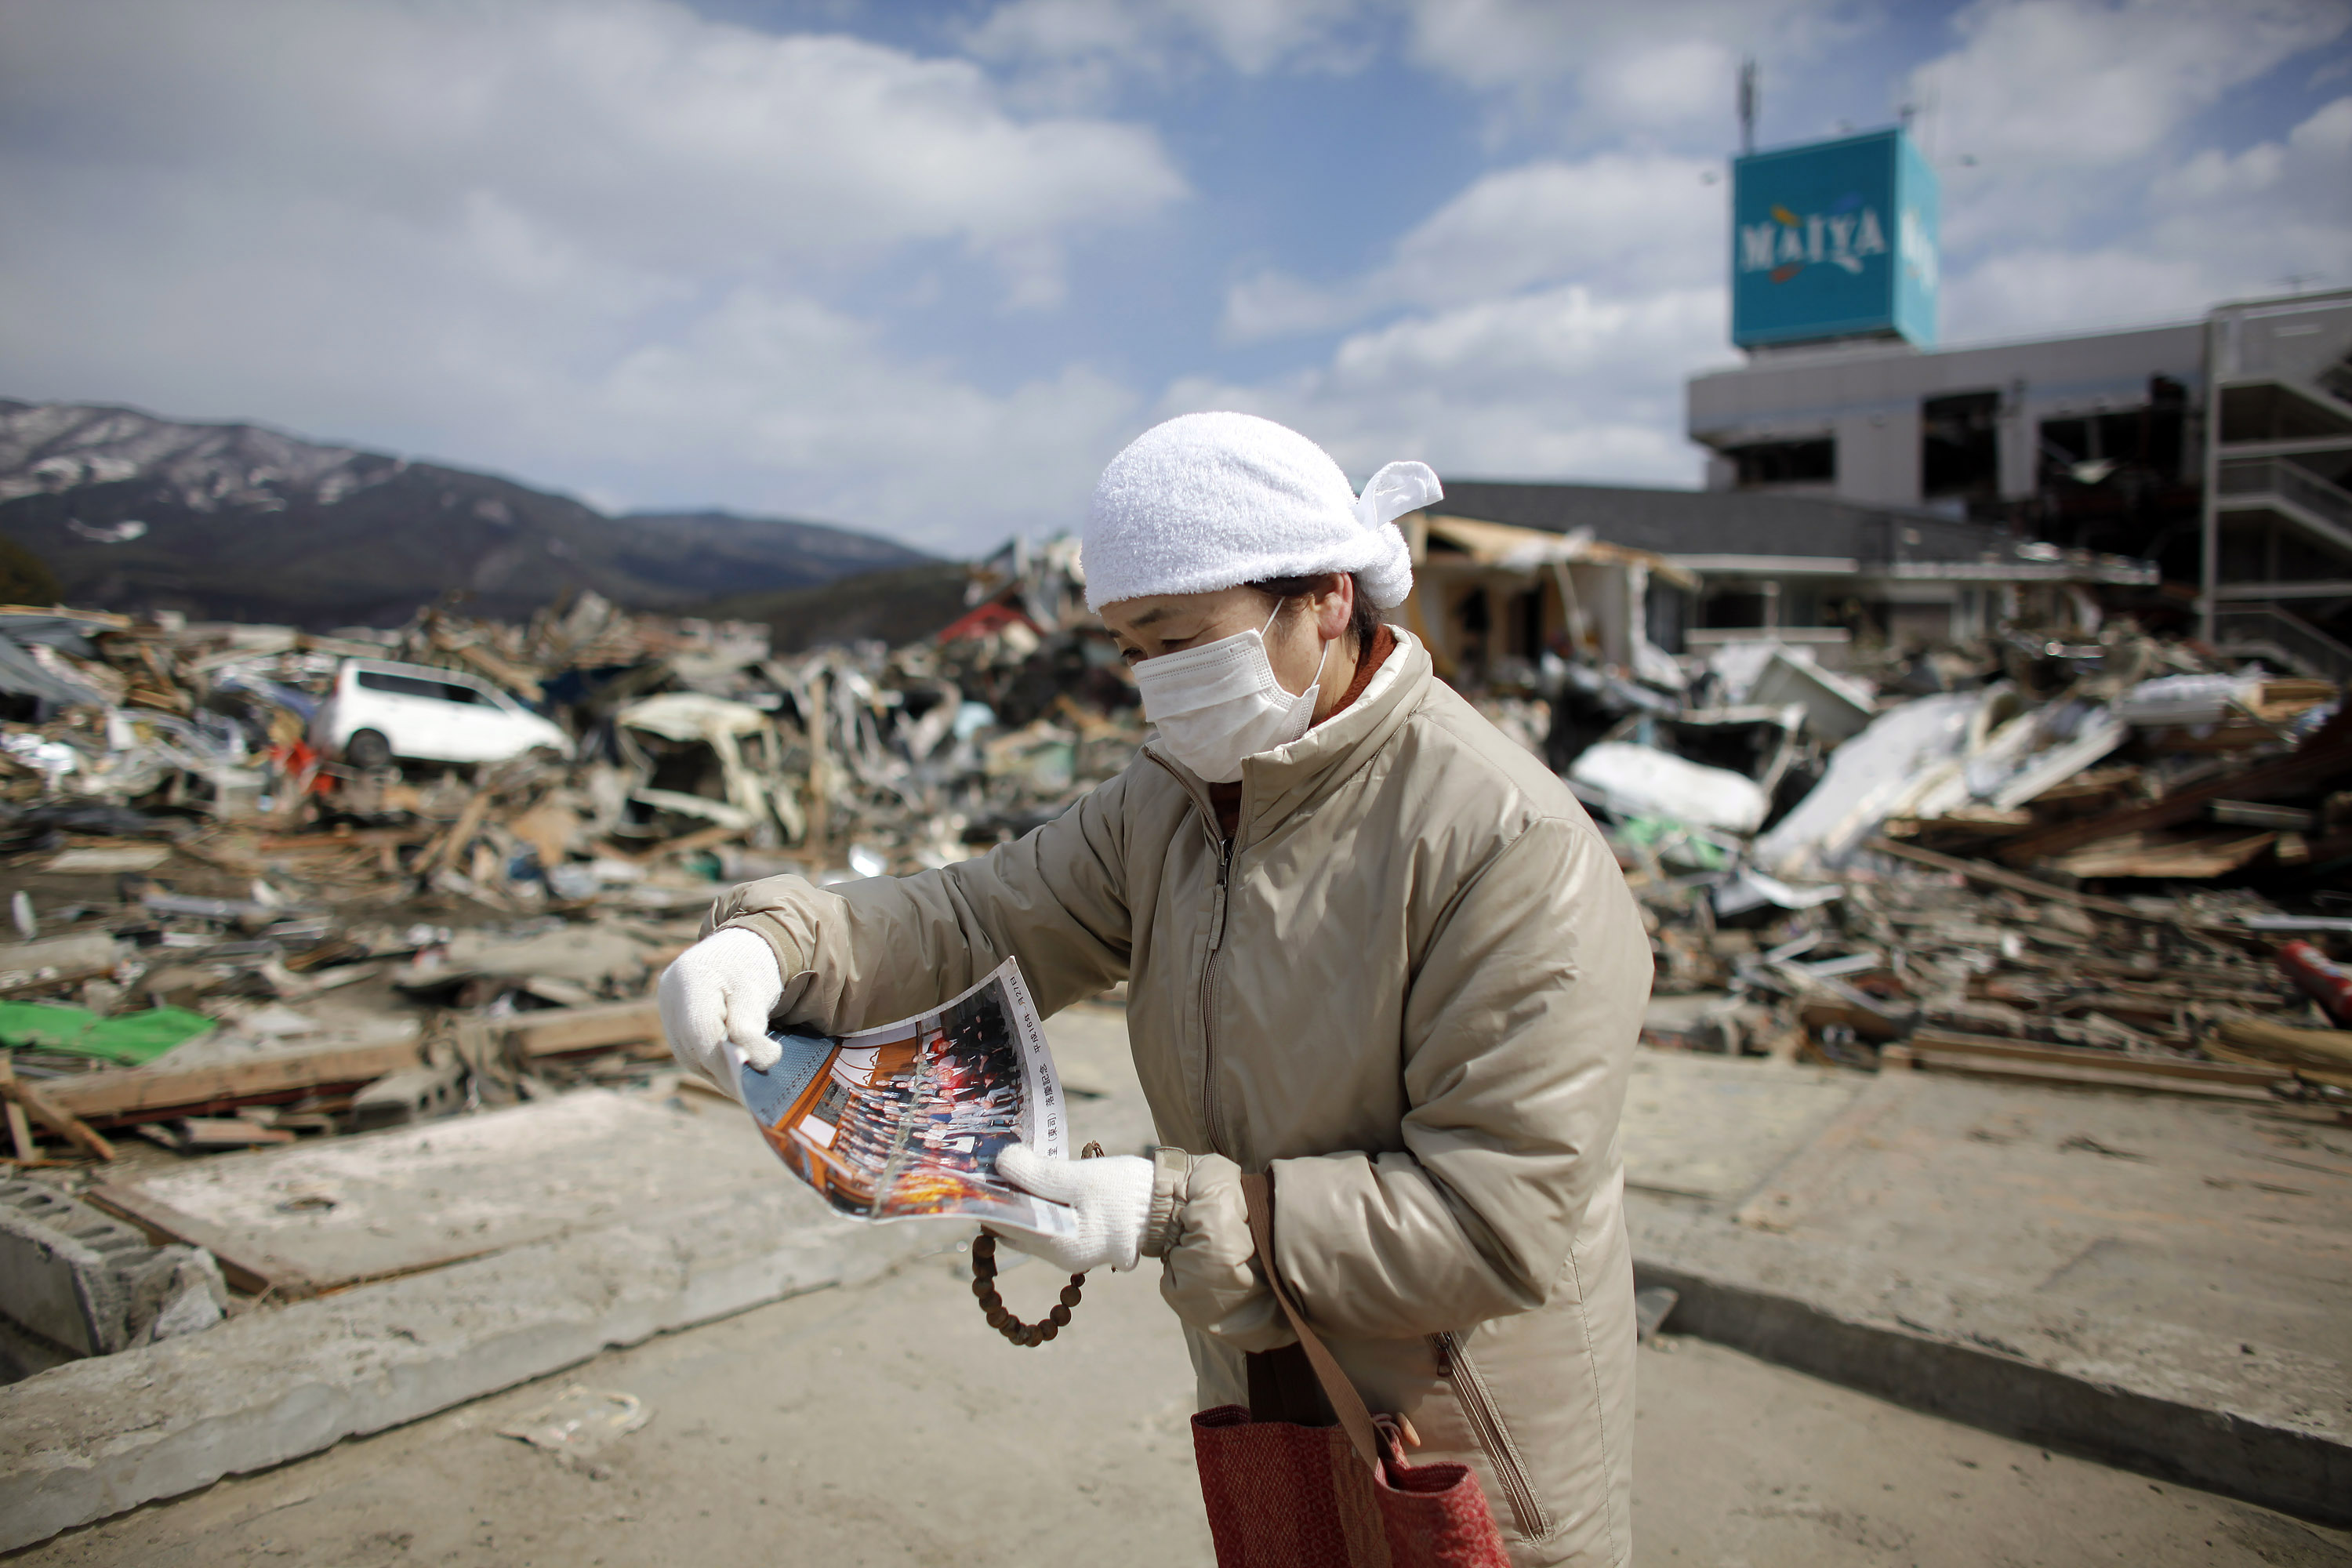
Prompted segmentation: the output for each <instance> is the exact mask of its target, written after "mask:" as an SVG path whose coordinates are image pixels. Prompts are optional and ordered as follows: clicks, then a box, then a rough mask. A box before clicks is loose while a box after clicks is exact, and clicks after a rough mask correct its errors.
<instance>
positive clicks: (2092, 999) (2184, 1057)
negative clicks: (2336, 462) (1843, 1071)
mask: <svg viewBox="0 0 2352 1568" xmlns="http://www.w3.org/2000/svg"><path fill="white" fill-rule="evenodd" d="M1878 676H1879V679H1870V678H1868V677H1865V676H1863V675H1861V674H1858V673H1856V672H1854V671H1851V670H1848V671H1832V670H1828V669H1824V668H1818V667H1816V666H1814V665H1813V664H1811V662H1810V661H1809V659H1808V658H1806V656H1805V654H1804V653H1803V652H1802V651H1800V650H1794V649H1790V648H1787V647H1777V646H1773V645H1770V644H1769V643H1766V644H1747V645H1738V644H1735V645H1732V646H1731V647H1727V648H1726V649H1724V650H1723V651H1722V652H1721V653H1719V654H1717V656H1716V657H1715V658H1714V659H1713V660H1711V661H1710V663H1709V664H1708V666H1707V667H1706V668H1704V669H1702V670H1700V671H1699V672H1698V673H1697V678H1696V679H1694V680H1693V681H1692V682H1691V687H1690V689H1689V691H1688V692H1687V693H1685V695H1684V697H1683V698H1682V700H1679V701H1673V702H1671V703H1669V702H1661V701H1656V700H1651V701H1648V702H1646V703H1645V704H1644V705H1643V707H1642V708H1641V709H1640V710H1638V711H1635V712H1633V713H1629V714H1628V715H1626V716H1625V717H1624V718H1622V720H1621V721H1618V723H1617V724H1616V725H1615V726H1614V727H1613V728H1612V729H1611V730H1610V731H1607V732H1606V733H1605V734H1604V735H1603V736H1602V737H1601V739H1599V740H1598V741H1596V742H1593V743H1591V744H1590V745H1588V746H1586V747H1585V748H1584V749H1583V750H1582V751H1581V752H1579V753H1578V754H1576V755H1575V756H1574V757H1573V758H1572V760H1571V761H1570V763H1569V764H1568V766H1567V769H1566V775H1565V776H1566V777H1567V778H1568V779H1569V781H1570V785H1571V787H1572V788H1574V789H1576V790H1577V792H1578V793H1579V795H1581V796H1582V797H1583V798H1584V799H1586V800H1587V801H1588V802H1589V803H1590V804H1591V805H1592V806H1593V808H1594V810H1595V812H1596V814H1597V815H1598V816H1600V817H1601V819H1602V820H1603V822H1604V823H1605V824H1606V825H1607V831H1608V832H1609V833H1610V835H1611V837H1612V841H1613V842H1614V843H1615V844H1616V845H1617V847H1618V853H1619V858H1620V860H1621V862H1622V864H1623V865H1624V866H1625V867H1626V868H1627V874H1628V877H1629V879H1630V880H1631V881H1632V883H1633V886H1634V888H1635V890H1636V892H1637V895H1638V896H1639V898H1640V899H1641V900H1642V902H1643V908H1644V910H1645V918H1646V919H1647V920H1648V921H1650V923H1651V926H1652V930H1653V933H1654V939H1653V940H1654V948H1655V951H1656V955H1657V960H1658V973H1659V980H1658V986H1657V992H1658V998H1659V999H1658V1000H1657V1001H1655V1002H1654V1004H1653V1010H1652V1026H1651V1029H1650V1036H1651V1038H1652V1040H1653V1043H1654V1044H1660V1045H1665V1046H1672V1047H1684V1048H1698V1049H1709V1050H1718V1051H1729V1052H1732V1053H1735V1054H1736V1053H1739V1052H1743V1051H1745V1052H1752V1053H1757V1054H1764V1055H1775V1056H1783V1057H1792V1058H1793V1057H1799V1056H1802V1057H1805V1058H1811V1059H1814V1060H1823V1061H1830V1062H1834V1063H1839V1064H1842V1065H1847V1066H1855V1067H1866V1068H1876V1067H1878V1066H1881V1065H1886V1064H1895V1065H1905V1066H1913V1067H1917V1066H1929V1067H1934V1068H1945V1069H1951V1070H1966V1071H1980V1072H1988V1073H1996V1074H1998V1075H2000V1076H2005V1077H2014V1078H2026V1079H2042V1080H2057V1081H2071V1082H2082V1083H2107V1084H2116V1085H2125V1086H2128V1087H2142V1088H2145V1087H2165V1088H2169V1089H2177V1090H2180V1091H2182V1092H2218V1093H2224V1094H2237V1095H2241V1096H2252V1097H2254V1098H2263V1097H2266V1096H2274V1095H2284V1096H2287V1097H2290V1098H2302V1099H2305V1100H2313V1101H2316V1102H2324V1103H2326V1104H2329V1105H2334V1106H2339V1107H2346V1108H2352V990H2346V989H2343V988H2341V987H2340V986H2336V985H2331V984H2328V983H2324V982H2320V981H2315V979H2314V976H2315V975H2317V974H2323V973H2326V972H2327V970H2328V968H2329V966H2330V965H2337V964H2340V963H2341V962H2342V960H2343V959H2344V958H2345V956H2346V955H2347V952H2352V896H2347V894H2346V893H2345V892H2344V891H2343V889H2345V887H2346V886H2347V881H2352V709H2348V708H2347V707H2346V705H2345V704H2344V703H2343V700H2342V699H2343V693H2342V691H2341V690H2340V689H2338V688H2337V687H2336V685H2334V684H2333V683H2332V682H2329V681H2326V680H2321V679H2313V678H2310V677H2307V676H2303V675H2298V674H2293V673H2281V672H2273V671H2268V670H2264V669H2262V668H2238V669H2228V668H2218V667H2217V661H2216V660H2214V659H2212V658H2210V656H2208V655H2206V654H2205V653H2204V652H2203V651H2202V650H2200V648H2199V647H2196V646H2195V645H2194V644H2191V643H2188V642H2159V641H2157V640H2156V639H2153V638H2150V637H2146V636H2144V635H2142V634H2140V633H2139V632H2138V631H2137V629H2136V628H2135V627H2134V626H2131V625H2130V624H2129V623H2128V622H2113V623H2110V624H2108V625H2107V626H2105V627H2104V628H2103V630H2102V631H2101V632H2100V633H2099V634H2098V635H2096V636H2095V637H2078V638H2075V639H2073V640H2066V639H2062V638H2057V637H2031V636H2027V635H2023V634H2020V633H2013V634H2011V635H2010V636H2008V637H2005V638H2004V639H2002V640H2000V641H1999V642H1995V643H1990V644H1988V645H1986V646H1983V647H1975V648H1969V649H1951V648H1948V649H1941V650H1937V651H1935V652H1933V653H1932V654H1921V655H1917V656H1916V657H1914V658H1911V659H1909V660H1906V661H1905V662H1904V663H1903V664H1902V665H1900V666H1887V667H1884V668H1881V669H1880V671H1879V672H1878ZM1652 696H1653V698H1656V697H1662V696H1664V694H1663V693H1653V694H1652ZM2183 1085H2189V1086H2194V1087H2193V1088H2191V1089H2182V1088H2181V1086H2183Z"/></svg>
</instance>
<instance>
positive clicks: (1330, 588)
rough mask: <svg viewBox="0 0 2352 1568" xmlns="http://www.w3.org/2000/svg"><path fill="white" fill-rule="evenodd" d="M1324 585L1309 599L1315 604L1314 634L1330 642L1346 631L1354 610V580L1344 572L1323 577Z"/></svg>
mask: <svg viewBox="0 0 2352 1568" xmlns="http://www.w3.org/2000/svg"><path fill="white" fill-rule="evenodd" d="M1324 584H1325V586H1324V587H1323V588H1322V589H1321V590H1320V591H1318V593H1317V594H1316V595H1315V597H1314V598H1313V599H1312V600H1311V601H1309V602H1310V603H1311V604H1313V605H1314V606H1315V635H1316V636H1317V637H1320V638H1322V639H1323V640H1324V641H1325V642H1330V641H1332V640H1334V639H1335V638H1337V637H1341V636H1342V635H1344V634H1345V633H1346V632H1347V629H1348V621H1349V617H1350V616H1353V615H1354V614H1355V612H1356V580H1355V578H1353V577H1351V576H1349V574H1347V573H1345V572H1334V573H1332V574H1330V575H1329V576H1328V577H1326V578H1325V579H1324Z"/></svg>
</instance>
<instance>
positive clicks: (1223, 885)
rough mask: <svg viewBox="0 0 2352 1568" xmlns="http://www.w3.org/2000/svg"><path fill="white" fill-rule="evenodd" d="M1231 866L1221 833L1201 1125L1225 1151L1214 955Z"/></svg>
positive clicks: (1204, 986) (1206, 980)
mask: <svg viewBox="0 0 2352 1568" xmlns="http://www.w3.org/2000/svg"><path fill="white" fill-rule="evenodd" d="M1233 869H1234V841H1233V840H1232V839H1230V838H1225V837H1220V838H1219V840H1218V844H1217V886H1216V890H1215V892H1214V894H1213V902H1212V903H1211V904H1210V906H1209V956H1208V958H1207V960H1206V962H1204V963H1202V965H1201V1125H1202V1126H1203V1127H1205V1128H1206V1129H1208V1133H1209V1146H1210V1147H1211V1148H1212V1149H1214V1150H1215V1151H1216V1152H1218V1153H1221V1154H1222V1153H1224V1152H1226V1151H1225V1139H1224V1132H1223V1129H1221V1128H1220V1127H1218V1125H1217V1027H1216V1024H1215V1023H1214V1021H1213V1020H1214V1019H1215V1016H1216V1013H1215V1005H1216V994H1217V955H1218V953H1219V952H1220V951H1222V950H1223V947H1224V945H1225V896H1226V890H1227V888H1228V886H1229V884H1230V879H1231V878H1232V876H1233Z"/></svg>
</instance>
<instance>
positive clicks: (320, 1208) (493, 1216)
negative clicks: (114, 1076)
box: [102, 1089, 778, 1288]
mask: <svg viewBox="0 0 2352 1568" xmlns="http://www.w3.org/2000/svg"><path fill="white" fill-rule="evenodd" d="M729 1110H730V1108H728V1107H726V1106H724V1105H722V1104H720V1103H719V1102H718V1101H716V1100H709V1099H706V1098H702V1097H698V1099H697V1100H695V1101H687V1100H677V1101H676V1102H675V1103H670V1104H664V1103H658V1102H656V1101H653V1100H646V1099H645V1098H642V1097H637V1096H629V1095H623V1094H617V1093H614V1091H612V1090H610V1089H580V1090H577V1091H575V1092H573V1093H571V1094H567V1095H565V1096H563V1097H562V1099H560V1100H548V1101H541V1102H537V1103H533V1104H528V1105H517V1106H511V1107H509V1108H508V1109H506V1110H492V1111H487V1112H485V1113H483V1114H481V1115H478V1116H466V1117H457V1118H454V1119H450V1120H445V1121H427V1122H424V1123H421V1124H419V1125H416V1126H413V1127H400V1128H394V1129H391V1130H389V1131H383V1132H371V1133H367V1134H364V1135H362V1136H360V1137H356V1138H335V1139H328V1140H322V1141H320V1142H315V1143H304V1144H299V1145H292V1146H289V1147H286V1148H282V1149H270V1150H266V1151H262V1152H256V1153H242V1154H220V1155H215V1156H214V1157H212V1158H210V1159H206V1160H202V1161H195V1162H192V1163H187V1164H184V1165H180V1166H177V1167H175V1168H174V1169H173V1170H171V1171H169V1172H166V1173H157V1174H153V1175H149V1176H145V1177H142V1178H140V1179H137V1180H134V1181H131V1182H129V1183H125V1184H120V1185H110V1186H108V1187H107V1188H105V1189H102V1190H103V1192H104V1194H106V1195H108V1196H110V1197H114V1198H117V1199H118V1200H119V1201H121V1202H123V1203H124V1204H125V1205H126V1207H127V1208H128V1210H129V1212H131V1213H134V1214H163V1213H168V1214H169V1215H171V1216H173V1222H174V1224H175V1225H176V1226H182V1228H181V1229H180V1231H179V1234H182V1235H186V1236H190V1237H193V1238H194V1239H198V1240H201V1241H203V1242H204V1243H205V1245H207V1246H209V1247H213V1248H214V1250H215V1251H216V1252H218V1253H219V1254H220V1255H221V1256H222V1257H224V1258H236V1259H239V1260H243V1261H246V1262H247V1263H248V1264H249V1265H250V1266H251V1267H252V1268H254V1269H255V1270H256V1271H257V1272H261V1273H263V1274H265V1275H266V1276H267V1277H268V1278H272V1279H276V1278H279V1277H287V1278H291V1279H299V1280H301V1281H303V1282H304V1284H305V1285H306V1286H307V1287H310V1288H327V1287H332V1286H337V1285H345V1284H350V1283H352V1282H353V1281H356V1280H362V1279H387V1278H390V1277H392V1276H394V1275H401V1274H413V1273H415V1272H417V1271H419V1270H421V1269H426V1268H438V1267H441V1266H442V1265H444V1264H447V1263H451V1262H455V1261H457V1260H459V1259H462V1258H478V1257H483V1256H487V1255H488V1254H491V1253H497V1252H503V1251H508V1250H510V1249H512V1248H514V1247H525V1246H529V1245H530V1244H531V1243H534V1242H539V1241H544V1240H547V1239H549V1238H551V1237H560V1236H567V1235H573V1234H577V1233H579V1232H581V1231H583V1230H594V1229H601V1228H603V1227H604V1226H613V1225H626V1224H630V1223H633V1222H635V1220H637V1219H638V1218H640V1217H641V1216H643V1215H646V1214H649V1213H667V1212H669V1211H673V1210H678V1209H685V1208H695V1207H703V1206H709V1205H716V1204H722V1203H725V1202H726V1201H727V1200H728V1198H729V1197H730V1195H731V1194H735V1193H738V1192H741V1191H743V1190H745V1189H746V1188H749V1187H751V1186H754V1185H756V1184H759V1183H761V1182H763V1181H768V1180H771V1179H772V1178H773V1177H775V1176H776V1175H777V1174H778V1167H777V1163H776V1157H775V1155H774V1154H772V1153H771V1152H769V1151H768V1148H767V1146H766V1144H765V1143H763V1142H761V1139H760V1136H759V1134H758V1133H757V1132H756V1131H754V1130H753V1129H752V1126H751V1119H750V1118H749V1117H747V1116H741V1115H734V1114H728V1111H729Z"/></svg>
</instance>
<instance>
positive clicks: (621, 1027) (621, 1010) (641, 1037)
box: [491, 999, 662, 1058]
mask: <svg viewBox="0 0 2352 1568" xmlns="http://www.w3.org/2000/svg"><path fill="white" fill-rule="evenodd" d="M491 1027H492V1028H494V1029H496V1030H497V1031H498V1032H499V1034H502V1035H504V1036H505V1037H506V1038H507V1042H508V1044H509V1045H510V1046H511V1047H513V1049H514V1052H515V1054H516V1055H517V1056H520V1057H525V1058H529V1057H554V1056H562V1055H563V1054H564V1053H565V1052H567V1051H593V1050H603V1049H606V1048H608V1047H613V1046H633V1045H637V1044H639V1043H641V1042H645V1041H651V1040H658V1039H660V1038H661V1037H662V1024H661V1008H660V1007H659V1005H656V1003H654V1002H653V1001H652V1000H651V999H647V1000H646V1001H642V1002H607V1003H602V1004H600V1005H596V1006H593V1007H550V1008H547V1009H545V1010H544V1011H541V1012H536V1013H517V1014H515V1015H514V1016H512V1017H509V1018H504V1019H500V1020H499V1021H498V1022H497V1023H495V1024H493V1025H492V1026H491Z"/></svg>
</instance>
